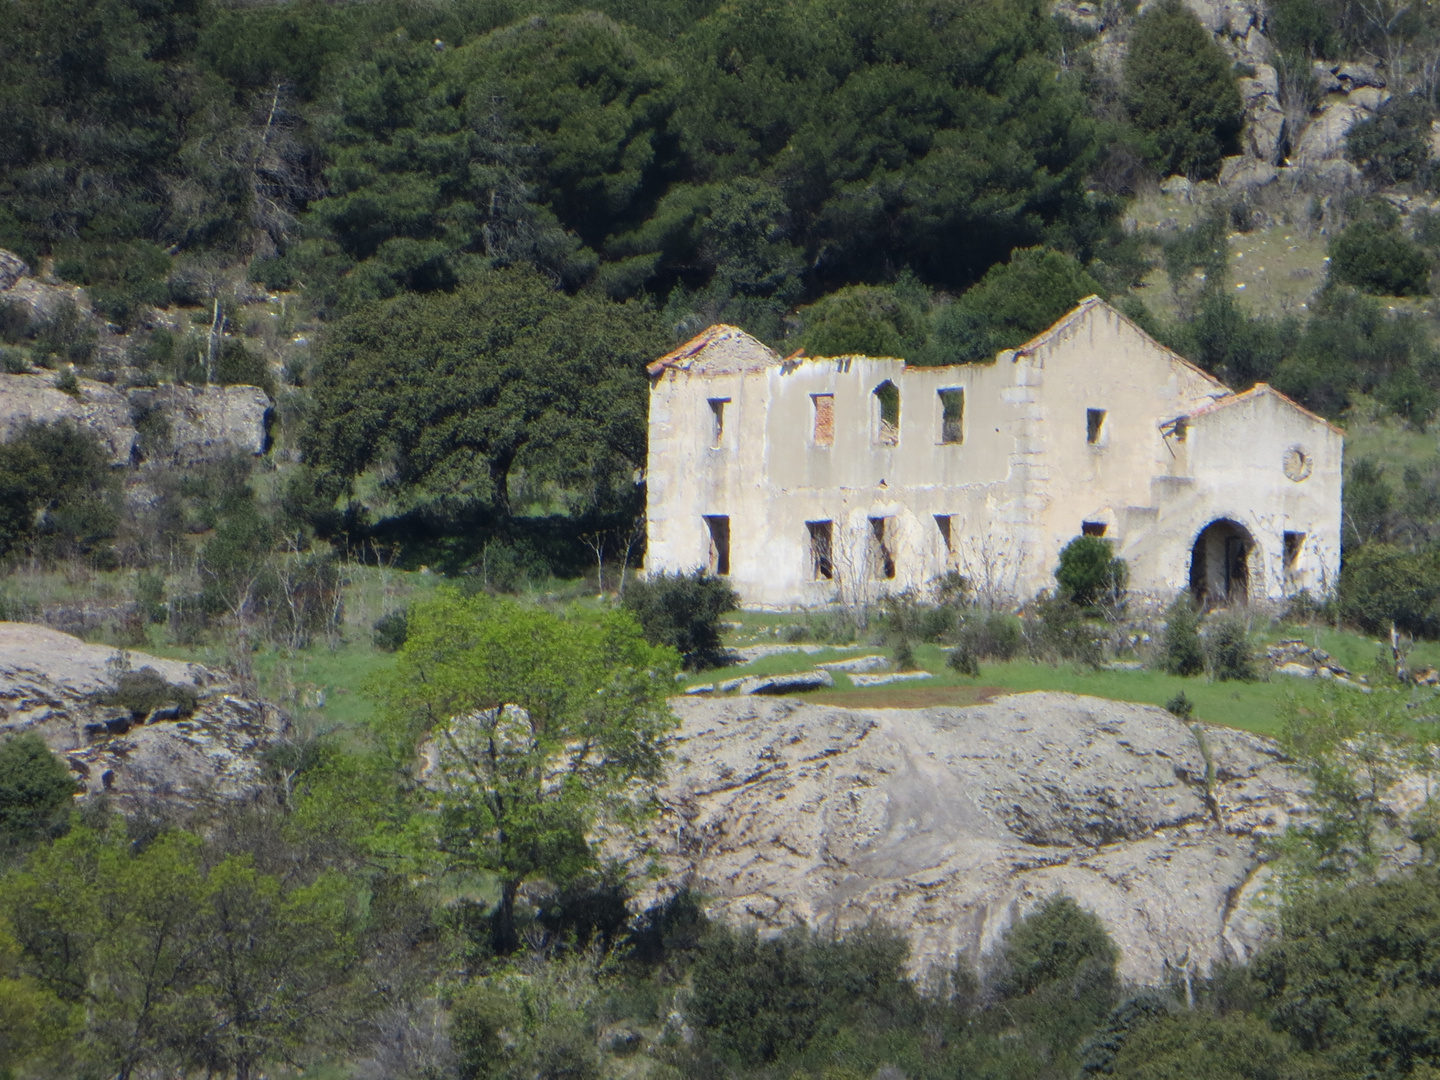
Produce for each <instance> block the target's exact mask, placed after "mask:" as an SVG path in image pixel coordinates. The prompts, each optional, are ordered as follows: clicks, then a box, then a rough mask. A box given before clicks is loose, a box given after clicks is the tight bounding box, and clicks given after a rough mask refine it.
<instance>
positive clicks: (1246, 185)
mask: <svg viewBox="0 0 1440 1080" xmlns="http://www.w3.org/2000/svg"><path fill="white" fill-rule="evenodd" d="M1277 139H1278V135H1277ZM1279 177H1280V170H1279V169H1277V168H1276V167H1275V166H1274V165H1271V164H1270V163H1269V162H1268V161H1260V160H1258V159H1257V158H1254V157H1246V156H1244V155H1243V154H1242V155H1237V156H1236V157H1228V158H1225V159H1223V161H1222V163H1221V165H1220V186H1221V187H1224V188H1229V189H1230V190H1231V191H1247V190H1253V189H1255V188H1262V187H1264V186H1265V185H1266V184H1273V183H1274V182H1275V181H1276V180H1277V179H1279Z"/></svg>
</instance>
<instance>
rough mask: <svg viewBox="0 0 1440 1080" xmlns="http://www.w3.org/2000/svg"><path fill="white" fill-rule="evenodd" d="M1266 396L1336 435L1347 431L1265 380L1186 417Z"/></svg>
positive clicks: (1193, 416)
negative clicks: (1322, 425) (1241, 392)
mask: <svg viewBox="0 0 1440 1080" xmlns="http://www.w3.org/2000/svg"><path fill="white" fill-rule="evenodd" d="M1266 396H1268V397H1273V398H1275V399H1276V400H1277V401H1279V402H1280V403H1281V404H1283V405H1288V406H1289V407H1290V408H1292V409H1294V410H1295V411H1296V412H1298V413H1300V414H1301V415H1302V416H1306V417H1308V418H1309V419H1311V420H1313V421H1315V422H1316V423H1317V424H1324V425H1325V426H1326V427H1328V428H1329V429H1330V430H1331V431H1333V432H1334V433H1335V434H1336V435H1344V434H1345V432H1344V431H1343V430H1342V429H1341V428H1338V427H1336V426H1335V425H1334V424H1332V423H1331V422H1330V421H1329V420H1326V419H1325V418H1324V417H1323V416H1320V415H1319V414H1318V413H1313V412H1311V411H1310V410H1309V409H1307V408H1305V406H1304V405H1301V404H1300V403H1299V402H1298V401H1296V400H1294V399H1293V398H1289V397H1286V396H1285V395H1284V394H1282V393H1281V392H1280V391H1279V390H1276V389H1275V388H1274V387H1273V386H1271V385H1270V384H1269V383H1263V382H1257V383H1256V384H1255V385H1254V386H1252V387H1251V388H1250V389H1249V390H1246V391H1245V392H1244V393H1243V394H1230V395H1228V396H1226V397H1223V398H1216V399H1215V400H1214V401H1212V402H1211V403H1210V404H1209V405H1203V406H1201V407H1200V408H1198V409H1196V410H1195V411H1194V412H1190V413H1187V414H1186V416H1185V419H1187V420H1195V419H1197V418H1198V417H1201V416H1208V415H1209V414H1210V413H1214V412H1219V411H1220V410H1221V409H1228V408H1229V407H1230V406H1232V405H1239V404H1240V403H1241V402H1243V401H1254V400H1255V399H1256V398H1259V397H1266Z"/></svg>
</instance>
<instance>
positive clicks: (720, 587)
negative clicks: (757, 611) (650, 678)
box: [624, 570, 740, 668]
mask: <svg viewBox="0 0 1440 1080" xmlns="http://www.w3.org/2000/svg"><path fill="white" fill-rule="evenodd" d="M739 604H740V597H739V595H738V594H737V593H736V592H735V590H734V589H732V588H731V587H730V583H729V582H728V581H726V580H725V579H724V578H721V577H716V576H713V575H710V574H706V573H705V572H704V571H702V570H696V571H695V572H694V573H691V574H652V575H651V576H650V577H648V578H646V579H644V580H642V581H635V582H632V583H631V584H630V586H629V588H628V589H626V591H625V601H624V607H625V609H626V610H627V611H629V612H631V613H633V614H634V616H635V618H636V619H637V620H638V621H639V623H640V629H641V631H642V632H643V633H644V635H645V640H646V641H648V642H649V643H650V644H651V645H669V646H671V647H672V648H674V649H675V650H676V651H677V652H678V653H680V655H681V656H683V657H684V658H685V663H686V665H687V666H688V667H691V668H698V667H700V666H701V665H703V664H704V663H706V662H707V661H710V660H713V659H714V658H715V657H717V656H718V654H719V653H720V616H721V615H724V614H725V613H726V612H727V611H734V610H735V608H736V607H738V606H739Z"/></svg>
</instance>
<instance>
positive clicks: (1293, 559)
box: [1285, 532, 1305, 574]
mask: <svg viewBox="0 0 1440 1080" xmlns="http://www.w3.org/2000/svg"><path fill="white" fill-rule="evenodd" d="M1304 547H1305V534H1304V533H1302V532H1287V533H1286V534H1285V572H1286V573H1287V574H1293V573H1294V572H1295V570H1296V569H1297V568H1298V567H1299V565H1300V552H1301V550H1302V549H1303V548H1304Z"/></svg>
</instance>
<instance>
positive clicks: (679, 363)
mask: <svg viewBox="0 0 1440 1080" xmlns="http://www.w3.org/2000/svg"><path fill="white" fill-rule="evenodd" d="M780 363H783V361H782V360H781V358H780V354H779V353H777V352H776V351H775V350H774V349H772V348H770V346H769V345H766V344H765V343H764V342H763V341H760V340H759V339H757V338H753V337H751V336H750V335H749V334H747V333H746V332H745V331H744V330H741V329H740V328H739V327H738V326H726V325H725V324H724V323H717V324H716V325H715V326H712V327H710V329H708V330H706V331H704V332H703V333H700V334H697V335H696V336H695V337H693V338H691V339H690V340H689V341H687V342H686V343H685V344H684V345H681V346H680V347H679V348H678V349H675V350H674V351H673V352H668V353H666V354H665V355H664V356H662V357H660V359H659V360H656V361H655V362H654V363H652V364H649V365H647V366H646V368H645V370H646V371H647V372H648V373H649V374H650V375H652V376H654V375H659V374H660V373H661V372H662V371H665V370H666V369H667V368H674V369H677V370H680V371H688V372H693V373H695V374H699V375H727V374H734V373H739V372H743V371H759V370H761V369H763V368H767V367H772V366H774V365H776V364H780Z"/></svg>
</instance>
